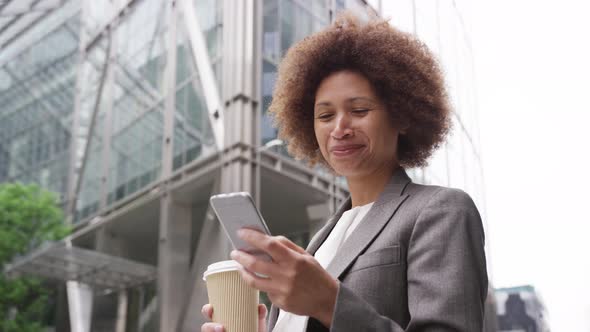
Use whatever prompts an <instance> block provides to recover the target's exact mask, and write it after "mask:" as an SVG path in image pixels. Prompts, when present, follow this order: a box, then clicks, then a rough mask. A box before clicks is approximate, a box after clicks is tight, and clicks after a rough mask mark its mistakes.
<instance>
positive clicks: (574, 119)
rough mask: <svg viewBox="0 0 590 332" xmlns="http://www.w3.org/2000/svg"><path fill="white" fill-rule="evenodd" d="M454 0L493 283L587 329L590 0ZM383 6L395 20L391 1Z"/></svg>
mask: <svg viewBox="0 0 590 332" xmlns="http://www.w3.org/2000/svg"><path fill="white" fill-rule="evenodd" d="M416 1H426V2H427V1H429V0H416ZM439 1H441V3H444V4H445V5H447V6H448V5H449V4H451V3H454V1H453V0H439ZM456 1H457V5H458V8H459V9H460V11H461V13H462V16H463V17H464V20H465V21H466V26H467V28H468V29H469V30H470V31H469V34H470V35H471V40H472V43H473V49H474V57H475V59H474V61H475V70H476V76H477V77H476V84H477V91H478V96H477V97H478V113H479V118H480V130H481V131H480V137H481V143H482V158H483V167H484V177H485V183H486V188H485V193H486V205H487V219H488V220H487V224H488V226H489V229H488V234H487V239H488V241H489V244H490V248H491V251H490V256H491V257H489V258H490V263H491V264H490V266H491V267H492V270H491V271H490V273H491V276H492V279H491V281H492V282H493V285H494V286H495V287H510V286H517V285H532V286H534V287H535V288H536V289H537V291H538V292H539V294H540V295H541V297H542V298H543V300H544V302H545V304H546V306H547V310H548V314H549V323H550V326H551V330H552V331H553V332H562V331H565V332H590V226H589V222H590V175H588V173H589V172H590V158H589V154H590V147H589V146H588V145H589V143H590V78H589V77H590V3H589V2H588V1H574V0H565V1H564V0H562V1H542V0H537V1H533V0H518V1H509V0H494V1H484V0H474V1H473V0H456ZM400 2H401V1H399V0H396V1H394V3H400ZM408 3H410V2H408ZM432 3H433V6H434V1H433V2H432ZM383 4H384V5H383V9H384V14H385V15H389V16H391V17H393V16H394V15H392V14H391V13H388V10H389V11H391V10H392V9H391V8H392V7H393V6H399V5H393V4H391V3H389V2H388V1H383ZM422 4H424V3H422ZM443 43H444V41H443Z"/></svg>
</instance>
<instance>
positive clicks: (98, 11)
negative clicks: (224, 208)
mask: <svg viewBox="0 0 590 332" xmlns="http://www.w3.org/2000/svg"><path fill="white" fill-rule="evenodd" d="M222 3H223V2H221V1H211V0H196V1H194V8H195V10H196V15H197V17H198V18H199V21H200V24H201V28H202V30H203V33H204V36H205V39H206V44H207V47H208V52H209V56H210V57H211V63H212V66H213V70H214V72H215V73H216V74H217V75H216V79H217V83H218V85H219V86H218V88H219V87H220V85H221V77H222V75H221V74H220V72H221V59H222V52H221V47H222V43H221V41H222V32H223V29H222V24H221V20H222V16H221V14H222ZM33 5H34V4H33ZM125 5H126V4H125V3H124V2H123V1H118V2H107V1H104V2H103V1H85V2H79V1H74V0H72V1H66V3H65V4H63V5H61V6H58V7H56V8H55V9H52V10H50V9H47V10H46V11H45V12H44V15H42V16H38V15H36V14H35V12H34V11H31V13H29V14H26V15H20V16H19V15H14V17H13V18H12V19H4V17H3V20H4V21H5V24H6V27H9V28H10V29H14V28H13V26H14V25H15V24H17V23H19V22H20V21H21V20H24V19H27V17H28V16H29V15H33V17H35V18H37V20H34V21H32V22H33V23H32V24H34V27H33V28H32V29H29V30H28V31H21V32H19V34H18V35H17V34H15V36H18V38H15V39H14V40H13V41H12V42H11V43H10V44H7V45H6V46H7V52H4V51H3V56H2V58H0V61H1V62H0V80H1V84H0V101H1V103H0V182H13V181H20V182H25V183H26V182H36V183H40V184H41V185H42V186H43V187H45V188H48V189H50V190H52V191H55V192H57V193H59V194H60V195H61V197H62V201H63V202H64V207H66V201H67V199H68V198H67V195H68V186H72V187H74V188H77V195H76V197H77V200H76V204H75V207H76V209H75V213H74V220H76V221H79V220H83V219H85V218H88V217H89V216H92V215H93V214H95V213H96V212H97V211H99V210H100V209H101V208H104V207H105V206H109V205H111V204H114V203H116V202H118V201H120V200H121V199H123V198H125V197H128V196H129V195H132V194H134V193H136V192H137V191H139V190H141V189H142V188H145V187H146V186H148V185H149V184H151V183H154V182H155V181H157V180H159V179H160V175H161V167H162V165H161V164H162V144H163V143H162V141H163V129H164V128H163V123H164V121H163V114H164V112H165V100H166V98H167V97H168V95H169V91H171V90H170V88H169V85H170V84H171V83H172V84H174V89H175V91H176V96H175V97H176V98H175V99H176V102H175V106H176V110H175V113H174V145H173V146H174V151H173V169H174V170H176V169H178V168H180V167H181V166H183V165H185V164H187V163H189V162H190V161H192V160H195V159H197V158H199V157H200V156H202V155H203V153H204V151H211V150H212V149H213V146H214V139H213V134H212V131H211V126H210V123H209V119H208V114H207V109H206V106H205V102H204V97H203V91H202V87H201V81H200V79H199V75H198V73H197V70H196V66H195V63H194V56H193V54H192V50H191V48H190V47H189V41H188V37H187V34H186V31H185V30H186V29H185V28H184V25H183V24H182V19H183V17H182V14H179V15H178V16H179V17H175V18H174V19H175V20H176V24H177V27H178V28H177V32H176V38H174V37H170V36H169V24H170V18H169V14H168V13H167V10H168V9H167V6H166V2H165V1H157V0H147V1H141V2H137V3H136V4H134V5H133V6H132V7H129V8H124V6H125ZM23 10H24V9H23ZM21 16H22V17H21ZM9 18H10V17H9ZM26 22H29V20H28V19H27V20H26ZM0 24H1V23H0ZM2 36H5V34H2ZM170 38H174V39H175V41H176V42H175V44H176V47H177V49H176V74H175V80H174V82H171V83H167V82H166V70H167V65H169V63H170V62H171V61H170V59H168V58H167V57H168V53H169V52H168V49H169V47H168V45H169V42H170ZM74 119H76V121H74ZM204 147H205V149H204ZM208 147H210V148H209V149H208ZM72 149H75V151H73V150H72ZM72 162H74V163H75V166H74V167H73V170H74V173H73V175H72V174H71V173H70V172H71V171H70V164H71V163H72ZM78 178H79V179H80V180H78ZM78 182H79V185H78V186H76V185H75V184H76V183H78ZM74 191H76V190H74Z"/></svg>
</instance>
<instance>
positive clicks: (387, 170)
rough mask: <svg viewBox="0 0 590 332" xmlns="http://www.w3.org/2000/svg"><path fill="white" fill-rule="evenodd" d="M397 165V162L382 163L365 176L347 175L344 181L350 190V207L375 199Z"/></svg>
mask: <svg viewBox="0 0 590 332" xmlns="http://www.w3.org/2000/svg"><path fill="white" fill-rule="evenodd" d="M399 167H400V166H399V165H397V164H395V165H394V166H391V165H384V167H381V168H379V169H377V170H376V171H375V172H372V173H371V174H368V175H365V176H359V177H347V178H346V181H347V182H348V189H349V190H350V198H351V200H352V207H356V206H362V205H365V204H369V203H371V202H374V201H376V200H377V198H378V197H379V195H380V194H381V192H382V191H383V189H384V188H385V186H386V185H387V183H388V182H389V180H390V179H391V176H392V175H393V173H394V172H395V171H396V170H397V169H398V168H399Z"/></svg>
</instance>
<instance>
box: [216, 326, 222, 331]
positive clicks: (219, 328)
mask: <svg viewBox="0 0 590 332" xmlns="http://www.w3.org/2000/svg"><path fill="white" fill-rule="evenodd" d="M215 332H223V326H221V325H216V326H215Z"/></svg>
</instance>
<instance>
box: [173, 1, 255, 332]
mask: <svg viewBox="0 0 590 332" xmlns="http://www.w3.org/2000/svg"><path fill="white" fill-rule="evenodd" d="M261 33H262V1H259V0H244V1H233V0H224V3H223V52H222V53H223V59H222V68H223V78H222V91H221V92H222V93H221V95H222V100H223V105H224V106H223V111H222V112H223V116H222V118H223V132H224V140H223V151H221V153H220V157H221V159H222V160H223V163H222V165H223V166H222V168H221V171H220V173H219V178H218V179H217V182H216V185H215V186H214V193H228V192H236V191H247V192H250V193H251V194H252V196H253V198H254V200H255V201H256V202H258V201H259V200H258V197H259V193H258V192H257V188H260V186H259V185H258V182H257V181H259V170H258V169H257V167H258V165H257V164H255V163H252V162H251V161H250V160H252V159H253V157H254V156H255V153H256V147H258V146H259V145H260V129H259V128H260V103H259V98H260V81H261V80H260V75H261V63H262V58H261V43H260V39H261ZM214 193H212V194H214ZM198 241H199V242H198V243H197V246H196V249H195V253H194V255H193V257H194V258H193V261H192V264H191V269H190V274H189V279H188V283H187V287H186V288H187V295H186V296H185V300H184V301H183V302H184V304H183V310H182V313H183V314H182V317H181V322H180V323H181V324H180V325H179V326H178V331H199V330H200V326H201V325H202V324H203V323H204V322H205V320H204V318H203V317H201V315H200V314H198V313H199V312H200V310H201V307H202V306H203V305H204V304H205V303H207V302H208V297H207V290H206V285H205V283H204V282H202V275H203V272H204V271H205V270H206V269H207V266H208V265H209V264H211V263H214V262H217V261H220V260H228V259H230V258H229V252H230V251H231V243H230V242H229V239H228V238H227V236H226V235H225V233H224V231H223V229H222V228H221V226H220V224H219V221H218V220H216V218H215V214H214V213H213V211H212V210H211V208H210V207H209V209H208V212H207V214H206V218H205V220H204V221H203V226H202V230H201V233H200V237H199V240H198Z"/></svg>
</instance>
